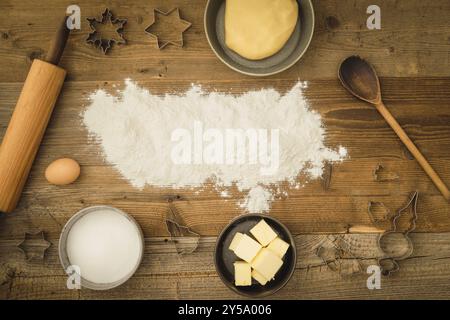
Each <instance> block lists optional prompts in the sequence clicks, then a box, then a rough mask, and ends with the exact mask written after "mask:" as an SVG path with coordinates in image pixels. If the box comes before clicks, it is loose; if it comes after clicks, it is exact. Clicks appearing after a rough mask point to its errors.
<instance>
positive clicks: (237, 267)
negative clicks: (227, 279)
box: [234, 261, 252, 286]
mask: <svg viewBox="0 0 450 320" xmlns="http://www.w3.org/2000/svg"><path fill="white" fill-rule="evenodd" d="M234 284H235V285H236V286H251V285H252V268H251V266H250V263H247V262H244V261H236V262H235V263H234Z"/></svg>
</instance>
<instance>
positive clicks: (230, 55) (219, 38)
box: [204, 0, 314, 76]
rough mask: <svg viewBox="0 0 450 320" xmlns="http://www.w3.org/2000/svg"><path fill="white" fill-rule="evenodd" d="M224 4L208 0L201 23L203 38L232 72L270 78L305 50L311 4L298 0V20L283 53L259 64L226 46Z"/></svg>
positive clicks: (311, 22) (311, 21) (308, 0)
mask: <svg viewBox="0 0 450 320" xmlns="http://www.w3.org/2000/svg"><path fill="white" fill-rule="evenodd" d="M225 2H226V1H225V0H208V3H207V4H206V9H205V16H204V23H205V32H206V38H207V39H208V42H209V45H210V46H211V48H212V50H213V51H214V53H215V54H216V56H217V57H218V58H219V59H220V60H221V61H222V62H223V63H225V64H226V65H227V66H229V67H230V68H231V69H233V70H235V71H238V72H240V73H243V74H247V75H251V76H269V75H273V74H276V73H279V72H282V71H284V70H286V69H288V68H290V67H291V66H293V65H294V64H295V63H296V62H297V61H298V60H300V58H301V57H302V56H303V54H304V53H305V52H306V50H307V49H308V46H309V44H310V42H311V39H312V36H313V33H314V8H313V5H312V3H311V0H298V4H299V19H298V21H297V25H296V27H295V30H294V32H293V34H292V35H291V37H290V38H289V40H288V42H287V43H286V44H285V45H284V47H283V49H281V50H280V51H279V52H277V53H276V54H274V55H273V56H271V57H268V58H266V59H262V60H248V59H245V58H243V57H242V56H240V55H239V54H237V53H235V52H234V51H232V50H230V49H228V48H227V46H226V44H225V30H224V29H225V27H224V25H225Z"/></svg>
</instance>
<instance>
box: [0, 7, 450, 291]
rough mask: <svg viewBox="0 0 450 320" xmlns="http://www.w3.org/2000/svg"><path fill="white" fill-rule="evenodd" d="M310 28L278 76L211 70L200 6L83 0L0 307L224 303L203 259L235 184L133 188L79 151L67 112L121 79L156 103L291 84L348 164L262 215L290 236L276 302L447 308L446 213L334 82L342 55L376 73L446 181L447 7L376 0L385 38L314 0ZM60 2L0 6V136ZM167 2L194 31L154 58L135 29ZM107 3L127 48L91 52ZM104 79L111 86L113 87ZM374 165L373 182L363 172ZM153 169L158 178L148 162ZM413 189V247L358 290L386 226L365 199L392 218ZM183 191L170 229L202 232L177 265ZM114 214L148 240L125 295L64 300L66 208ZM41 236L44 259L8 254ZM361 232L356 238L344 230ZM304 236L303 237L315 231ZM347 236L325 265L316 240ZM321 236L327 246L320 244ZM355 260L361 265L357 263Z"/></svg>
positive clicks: (449, 139) (363, 108) (5, 266)
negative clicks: (75, 170) (66, 168)
mask: <svg viewBox="0 0 450 320" xmlns="http://www.w3.org/2000/svg"><path fill="white" fill-rule="evenodd" d="M313 2H314V7H315V11H316V13H315V15H316V23H317V24H316V29H315V34H314V38H313V41H312V43H311V47H310V49H309V50H308V52H307V53H306V54H305V56H304V57H303V58H302V59H301V61H300V62H299V63H297V64H296V65H295V66H294V67H292V68H291V69H289V70H287V71H285V72H283V73H281V74H279V75H275V76H271V77H268V78H263V79H254V78H251V77H247V76H243V75H241V74H238V73H236V72H234V71H232V70H230V69H228V68H227V67H226V66H225V65H223V64H222V63H221V62H220V61H219V60H218V59H217V58H216V57H215V56H214V54H213V52H212V51H211V49H210V48H209V46H208V43H207V41H206V38H205V34H204V31H203V10H204V6H205V3H206V0H195V1H193V0H179V1H176V2H169V1H163V0H155V1H152V2H151V3H149V2H146V1H143V0H130V1H126V2H125V1H113V0H111V1H96V2H95V3H94V2H93V1H89V0H80V1H77V4H78V5H79V6H80V7H81V12H82V16H83V17H82V30H80V31H75V32H74V33H73V34H72V35H71V38H70V39H69V42H68V45H67V48H66V51H65V54H64V55H63V58H62V61H61V66H62V67H64V68H65V69H66V70H68V76H67V79H66V82H65V84H64V87H63V91H62V94H61V96H60V99H59V101H58V103H57V106H56V109H55V112H54V114H53V116H52V119H51V121H50V124H49V128H48V130H47V132H46V135H45V137H44V140H43V143H42V146H41V148H40V150H39V153H38V156H37V159H36V162H35V164H34V166H33V167H32V170H31V175H30V178H29V179H28V183H27V184H26V187H25V191H24V194H23V197H22V199H21V201H20V203H19V207H18V209H17V210H16V211H15V212H14V213H12V214H10V215H3V216H0V266H1V267H0V297H1V298H10V299H38V298H47V299H52V298H70V299H88V298H141V299H144V298H199V299H204V298H237V296H234V295H233V294H232V293H231V291H229V290H228V289H227V288H226V287H225V286H224V285H223V284H222V283H221V282H220V279H219V278H218V277H217V275H216V273H215V270H214V267H213V261H212V254H213V252H212V251H213V244H214V237H215V236H217V234H218V233H219V232H220V231H221V230H222V228H223V227H224V226H225V225H226V224H227V223H228V222H229V220H230V219H231V218H233V217H234V216H236V215H238V214H241V213H242V210H241V209H240V208H239V207H238V206H237V205H236V202H237V201H239V200H240V199H242V197H243V195H242V194H241V193H239V192H237V190H232V192H231V193H232V198H231V199H222V198H220V197H219V195H218V192H217V191H216V190H214V189H213V188H212V187H211V186H207V187H206V188H205V190H203V191H201V192H199V193H196V191H197V190H170V189H161V188H155V187H153V188H150V187H149V188H146V189H144V190H143V191H139V190H135V189H133V188H131V187H130V186H129V184H128V183H127V182H126V181H124V180H123V178H121V177H120V175H119V174H118V173H117V172H116V170H115V169H114V168H113V167H111V166H110V165H109V164H107V163H105V162H104V160H103V158H102V155H101V153H100V149H99V147H98V146H97V145H96V144H95V143H93V142H92V141H91V142H90V141H89V139H88V136H87V132H86V129H85V128H83V126H82V125H81V117H80V113H82V112H83V110H84V105H86V103H87V97H88V94H89V93H90V92H92V91H93V90H95V89H97V88H104V89H106V90H108V91H111V92H112V91H113V90H115V89H117V88H120V87H121V86H123V79H124V78H126V77H130V78H132V79H135V80H136V81H138V83H139V84H140V85H142V86H144V87H146V88H148V89H150V90H151V91H152V92H154V93H165V92H177V91H180V90H185V89H186V88H188V87H189V86H190V85H191V83H193V82H194V83H199V84H201V85H202V86H204V88H205V89H206V90H219V91H222V92H232V93H241V92H245V91H248V90H251V89H260V88H267V87H275V88H276V89H278V90H280V91H282V92H285V91H286V90H288V89H289V88H290V87H291V86H292V85H293V84H294V83H295V82H296V81H297V80H298V79H300V80H305V81H308V89H307V90H305V95H306V96H307V98H308V99H309V101H310V103H311V108H312V109H314V110H316V111H317V112H319V113H320V114H321V116H322V118H323V121H324V124H325V125H326V132H327V137H326V145H327V146H330V147H333V148H336V147H337V146H339V145H343V146H345V147H346V148H347V149H348V151H349V156H350V157H349V159H347V160H346V161H344V162H342V163H339V164H335V165H332V166H327V167H326V168H327V169H326V171H325V172H326V173H325V176H324V179H322V180H316V181H310V182H309V183H307V184H306V185H305V187H303V188H301V189H299V190H289V194H288V197H287V198H286V199H277V200H276V201H275V202H274V204H273V208H272V211H271V214H273V215H274V216H276V217H278V218H280V219H281V220H282V221H283V222H284V223H286V225H287V226H288V227H289V229H290V230H291V231H292V232H293V233H294V234H297V245H298V248H299V260H298V265H297V269H298V270H297V271H296V273H295V275H294V278H293V279H292V280H291V282H290V283H289V285H288V287H287V288H285V289H284V290H282V291H281V292H280V293H279V294H277V295H275V296H274V297H273V298H289V299H296V298H305V299H309V298H450V297H449V292H450V287H449V285H448V283H450V282H449V278H450V274H449V268H448V257H449V256H450V233H449V232H450V206H449V205H448V203H446V202H445V201H444V199H443V198H442V196H441V195H440V193H439V191H438V190H437V189H436V188H435V187H434V185H433V184H432V183H431V182H430V181H429V179H428V178H427V176H426V175H425V174H424V173H423V171H422V170H421V168H420V166H419V165H418V164H417V162H416V161H415V160H414V159H413V158H412V156H411V154H410V153H409V152H408V151H407V150H406V148H405V147H403V145H402V143H401V142H400V141H399V139H398V138H397V137H396V136H395V134H394V133H393V132H392V130H391V128H390V127H389V126H388V125H387V124H386V123H385V121H384V120H383V119H382V117H381V116H380V115H379V114H378V112H377V111H376V110H375V109H374V108H373V107H371V106H369V105H367V104H365V103H363V102H360V101H357V100H356V99H355V98H353V97H351V96H350V95H349V94H348V93H347V92H346V91H345V89H343V88H342V87H341V86H340V84H339V82H338V80H337V68H338V65H339V63H340V62H341V61H342V60H343V59H344V58H345V57H347V56H349V55H351V54H360V55H362V56H363V57H365V58H367V59H368V61H370V62H371V63H372V64H373V65H374V66H375V67H376V69H377V72H378V73H379V75H380V77H381V86H382V91H383V97H384V102H385V103H386V106H387V107H388V108H389V110H390V111H391V112H392V114H393V115H394V116H395V118H396V119H397V120H398V122H399V123H400V125H401V126H402V127H403V128H404V130H405V131H406V133H407V134H408V135H409V136H410V137H411V139H412V140H413V142H414V143H415V144H416V145H417V146H418V148H419V149H420V151H421V152H422V153H423V154H424V156H425V157H427V159H428V160H429V161H430V163H431V165H432V166H433V167H434V168H435V169H436V171H437V172H438V174H439V175H440V176H441V177H442V179H443V181H444V182H445V183H447V184H450V90H449V88H450V74H449V70H450V20H449V19H448V16H449V14H450V3H449V2H448V1H447V0H436V1H433V2H427V3H424V2H423V1H420V0H400V1H380V2H379V3H378V4H379V5H380V7H381V9H382V29H381V30H378V31H369V30H367V29H366V27H365V23H366V19H367V14H366V8H367V6H368V5H370V4H372V2H371V1H369V0H346V1H339V0H319V1H313ZM69 4H72V2H71V1H69V0H45V1H41V3H40V6H43V7H45V10H36V6H35V2H32V1H30V0H24V1H20V2H17V1H14V0H2V1H1V2H0V12H2V13H4V12H6V13H7V14H3V15H2V20H1V21H0V71H1V72H0V138H2V137H3V135H4V133H5V130H6V126H7V123H8V121H9V119H10V117H11V114H12V111H13V106H14V105H15V104H16V101H17V98H18V96H19V93H20V90H21V87H22V85H23V81H24V80H25V77H26V75H27V73H28V70H29V67H30V64H31V61H32V59H34V58H39V57H44V56H45V51H46V48H47V47H48V44H49V42H50V39H51V37H52V35H53V33H54V30H55V27H56V26H57V25H58V23H59V17H60V13H61V12H64V11H65V9H66V7H67V5H69ZM173 6H178V7H179V8H180V10H181V16H182V18H184V19H186V20H188V21H190V22H192V23H193V25H192V27H191V28H190V29H189V30H188V31H187V32H185V34H184V36H185V47H184V48H182V49H180V48H176V47H167V48H166V49H164V50H162V51H159V50H158V49H156V44H155V42H154V41H155V40H154V39H153V38H151V37H149V36H148V35H146V34H145V33H144V32H143V30H144V29H145V28H146V27H147V26H148V25H149V23H150V22H151V20H152V11H153V8H154V7H158V8H161V9H163V10H169V9H171V8H172V7H173ZM105 7H109V8H110V9H112V10H113V12H114V14H115V15H116V16H118V17H121V18H128V23H127V26H126V27H125V37H126V38H127V40H128V44H127V45H126V46H116V47H114V48H112V50H111V52H110V54H109V55H106V56H104V55H103V54H102V53H101V52H100V51H99V50H96V49H94V48H92V47H91V46H90V45H88V44H86V43H85V42H84V40H85V38H86V37H87V34H88V32H89V28H88V25H87V21H86V20H85V18H86V17H92V16H99V15H100V14H101V12H102V11H103V10H104V8H105ZM113 85H116V86H117V87H116V88H113ZM65 156H66V157H72V158H74V159H76V160H78V161H79V162H80V164H81V166H82V175H81V177H80V179H79V180H78V181H77V182H76V183H75V184H73V185H70V186H65V187H55V186H50V185H48V184H47V183H46V181H45V178H44V171H45V168H46V166H47V165H48V164H49V163H51V162H52V161H53V160H54V159H56V158H59V157H65ZM380 164H381V165H382V166H383V170H384V172H383V177H384V179H382V180H383V181H377V180H376V179H375V177H374V170H375V169H376V168H377V167H378V166H379V165H380ZM155 169H157V168H155ZM414 190H418V191H419V193H420V195H419V203H418V214H419V218H418V221H417V231H419V233H416V234H413V240H414V246H415V249H416V251H415V253H414V255H413V257H411V258H410V259H408V260H406V261H404V262H403V263H402V265H401V270H400V271H399V272H398V273H396V274H394V276H393V277H392V278H389V279H386V280H383V283H382V285H383V288H384V289H382V290H378V291H369V290H367V289H366V287H365V280H366V279H367V276H366V274H365V273H364V272H363V273H360V272H355V271H354V269H355V268H356V266H357V265H359V263H357V262H356V260H358V261H360V262H362V263H364V264H367V263H371V262H373V261H375V258H376V257H377V256H378V255H379V252H377V249H376V243H375V239H376V236H377V235H376V234H375V233H378V232H381V231H382V230H383V229H384V228H386V227H387V225H386V223H384V224H381V225H374V224H373V222H372V221H371V219H370V217H369V215H368V204H369V202H381V203H383V204H384V205H385V207H386V208H387V210H388V211H389V212H391V213H392V212H394V211H395V210H397V209H399V208H400V207H402V206H403V205H404V204H405V202H406V200H407V198H408V195H409V194H410V193H411V192H412V191H414ZM173 194H180V195H181V196H182V200H180V201H176V203H175V206H176V208H177V211H178V213H179V215H180V219H182V220H183V221H184V222H185V223H186V224H187V225H188V226H190V227H191V228H192V229H193V230H194V231H196V232H198V233H200V234H201V235H202V236H203V238H202V241H201V245H200V248H199V250H198V251H197V252H196V253H195V254H193V255H191V256H186V257H183V258H178V257H177V256H176V254H175V251H174V250H173V247H170V246H169V244H167V243H166V242H164V238H161V237H165V236H167V231H166V229H165V227H164V218H165V215H166V213H167V210H168V206H167V202H166V198H167V196H168V195H173ZM94 204H111V205H113V206H116V207H118V208H120V209H123V210H125V211H127V212H128V213H130V214H132V215H133V216H134V217H135V218H136V220H137V221H138V222H139V223H140V224H141V226H142V229H143V232H144V234H145V237H146V254H145V258H144V263H143V266H142V268H141V269H140V270H139V271H138V273H137V274H136V276H135V277H133V278H132V279H131V280H130V281H129V282H127V283H126V284H125V285H124V286H122V287H120V288H117V289H116V290H113V291H109V292H102V293H100V292H93V291H88V290H83V291H81V292H76V291H70V290H67V289H66V287H65V281H66V278H65V275H64V273H63V271H62V269H61V267H60V265H59V263H58V261H57V252H56V245H57V239H58V237H59V234H60V231H61V228H62V226H63V225H64V224H65V223H66V221H67V220H68V219H69V218H70V217H71V216H72V215H73V214H74V213H75V212H76V211H78V210H80V209H81V208H83V207H86V206H90V205H94ZM37 230H44V231H45V232H46V235H47V237H48V239H50V241H51V242H52V243H53V246H52V247H51V249H50V251H49V255H48V256H47V258H46V260H45V261H44V262H42V263H37V262H34V263H26V262H25V261H24V260H23V257H22V256H21V255H20V252H18V251H17V250H16V249H15V244H17V243H18V242H19V241H20V240H21V238H22V237H23V233H24V232H33V231H37ZM360 232H363V233H366V234H354V233H360ZM313 233H314V234H313ZM322 233H329V234H330V236H332V235H333V236H334V237H337V236H338V234H343V233H351V234H350V235H346V237H350V238H349V239H351V242H352V244H353V248H354V249H353V250H355V252H353V255H354V256H356V257H357V258H358V259H356V260H355V259H354V258H353V259H349V260H351V261H347V260H348V259H339V260H340V262H339V263H338V266H340V267H339V268H341V270H342V271H333V270H332V268H333V269H334V270H336V264H335V263H334V264H331V263H329V264H328V265H326V264H324V262H323V261H322V260H321V259H320V258H319V257H317V255H316V254H315V249H316V248H317V246H318V245H319V243H323V242H324V241H327V237H328V236H326V235H323V234H322ZM324 239H325V240H324ZM359 258H360V259H359Z"/></svg>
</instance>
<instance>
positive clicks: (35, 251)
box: [17, 230, 52, 261]
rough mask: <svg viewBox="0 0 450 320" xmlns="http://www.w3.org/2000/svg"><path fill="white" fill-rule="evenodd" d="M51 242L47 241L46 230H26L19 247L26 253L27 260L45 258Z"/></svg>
mask: <svg viewBox="0 0 450 320" xmlns="http://www.w3.org/2000/svg"><path fill="white" fill-rule="evenodd" d="M51 245H52V244H51V242H49V241H47V239H46V237H45V233H44V231H42V230H41V231H38V232H36V233H30V232H25V233H24V236H23V239H22V241H20V242H19V243H18V244H17V248H19V250H20V251H21V252H22V253H23V254H24V256H25V259H26V260H27V261H30V260H34V259H37V260H41V261H42V260H44V258H45V254H46V252H47V249H48V248H50V247H51Z"/></svg>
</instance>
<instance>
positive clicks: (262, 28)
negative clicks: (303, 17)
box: [225, 0, 298, 60]
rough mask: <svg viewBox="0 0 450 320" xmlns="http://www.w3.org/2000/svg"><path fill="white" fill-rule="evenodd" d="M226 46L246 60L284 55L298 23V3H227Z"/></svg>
mask: <svg viewBox="0 0 450 320" xmlns="http://www.w3.org/2000/svg"><path fill="white" fill-rule="evenodd" d="M226 1H227V2H226V7H225V44H226V45H227V47H228V48H230V49H231V50H233V51H235V52H236V53H238V54H239V55H241V56H242V57H244V58H247V59H250V60H260V59H264V58H267V57H270V56H272V55H274V54H275V53H277V52H278V51H280V49H281V48H283V46H284V45H285V44H286V42H287V41H288V39H289V37H290V36H291V34H292V32H293V31H294V28H295V25H296V23H297V19H298V4H297V1H296V0H226Z"/></svg>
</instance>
